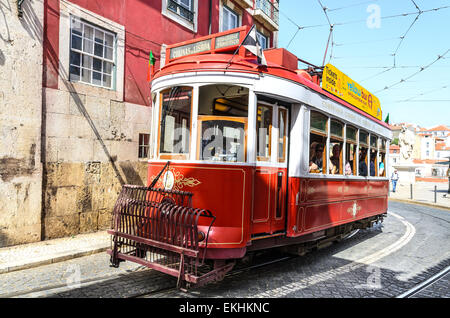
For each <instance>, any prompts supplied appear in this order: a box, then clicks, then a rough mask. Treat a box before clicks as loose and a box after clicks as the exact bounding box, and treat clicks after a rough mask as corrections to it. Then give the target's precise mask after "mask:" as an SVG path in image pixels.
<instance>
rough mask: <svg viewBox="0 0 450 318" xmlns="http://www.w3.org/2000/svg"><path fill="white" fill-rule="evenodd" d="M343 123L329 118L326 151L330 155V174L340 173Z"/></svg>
mask: <svg viewBox="0 0 450 318" xmlns="http://www.w3.org/2000/svg"><path fill="white" fill-rule="evenodd" d="M343 129H344V124H342V123H340V122H338V121H336V120H331V124H330V149H329V151H328V153H329V156H330V167H329V173H330V174H342V171H343V169H342V146H343V144H344V138H343Z"/></svg>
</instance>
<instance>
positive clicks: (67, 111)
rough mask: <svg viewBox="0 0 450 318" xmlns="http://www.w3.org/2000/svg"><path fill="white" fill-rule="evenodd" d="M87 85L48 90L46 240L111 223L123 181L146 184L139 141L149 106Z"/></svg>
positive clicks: (146, 127) (145, 127)
mask: <svg viewBox="0 0 450 318" xmlns="http://www.w3.org/2000/svg"><path fill="white" fill-rule="evenodd" d="M80 85H83V84H80ZM84 86H85V87H84V92H87V94H82V93H77V92H76V89H75V88H74V91H70V90H68V89H66V88H65V87H64V86H63V87H62V88H61V89H58V90H57V89H52V88H46V89H45V90H44V92H45V106H44V108H45V113H46V118H45V132H46V133H45V135H46V136H45V141H46V147H45V151H46V153H45V164H44V176H45V177H44V189H45V193H44V216H43V221H44V228H45V230H44V238H45V239H51V238H57V237H64V236H69V235H75V234H78V233H86V232H93V231H96V230H100V229H106V228H109V227H110V225H111V212H112V209H113V206H114V203H115V201H116V199H117V196H118V194H119V192H120V190H121V186H122V184H139V185H145V184H146V183H147V161H146V160H145V159H144V160H142V159H138V141H139V133H148V132H149V131H150V122H151V108H150V107H146V106H141V105H135V104H130V103H126V102H120V101H117V100H114V99H110V98H107V97H102V96H98V95H99V94H98V90H100V88H96V87H88V86H87V85H84ZM72 88H73V87H72ZM89 91H91V93H92V94H93V95H90V94H89V93H90V92H89Z"/></svg>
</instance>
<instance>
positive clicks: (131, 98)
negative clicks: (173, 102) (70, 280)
mask: <svg viewBox="0 0 450 318" xmlns="http://www.w3.org/2000/svg"><path fill="white" fill-rule="evenodd" d="M6 3H7V4H8V5H7V6H6V9H5V7H4V6H2V7H0V10H2V11H4V12H3V15H4V16H5V17H6V21H5V23H6V24H5V25H6V27H5V26H2V25H1V23H0V36H1V38H0V39H1V40H2V41H0V103H1V104H0V121H1V122H2V126H1V133H2V134H1V136H0V145H1V147H0V164H1V166H0V178H1V180H0V181H1V184H0V190H1V194H0V195H1V196H2V197H1V202H6V205H5V204H3V205H2V206H1V207H0V213H1V214H0V247H1V246H7V245H14V244H19V243H26V242H33V241H38V240H43V239H51V238H57V237H64V236H69V235H75V234H78V233H87V232H92V231H96V230H99V229H105V228H108V227H109V226H110V222H111V211H112V208H113V205H114V203H115V201H116V198H117V195H118V193H119V191H120V189H121V186H122V185H123V184H137V185H145V184H147V180H146V176H147V173H146V171H147V170H146V168H147V156H148V143H149V131H150V125H151V120H152V119H151V106H152V96H151V93H150V86H149V83H148V81H147V71H148V64H149V53H150V52H152V54H153V56H154V57H155V58H156V64H155V68H159V67H161V66H162V65H164V63H165V48H166V46H167V45H170V44H172V43H177V42H182V41H185V40H189V39H192V38H196V37H201V36H205V35H208V34H210V33H215V32H219V31H223V30H228V29H231V28H234V27H239V26H241V25H252V24H255V25H256V29H257V34H258V39H259V41H260V42H261V44H262V46H263V47H266V48H268V47H276V45H277V32H278V9H277V8H278V1H269V0H251V1H250V0H233V1H232V0H156V1H155V0H153V1H152V0H115V1H102V2H99V1H90V0H70V1H69V0H34V1H30V0H25V1H23V3H22V5H21V6H20V7H19V6H18V5H17V2H16V1H13V0H6ZM21 12H22V13H21ZM5 39H6V40H5Z"/></svg>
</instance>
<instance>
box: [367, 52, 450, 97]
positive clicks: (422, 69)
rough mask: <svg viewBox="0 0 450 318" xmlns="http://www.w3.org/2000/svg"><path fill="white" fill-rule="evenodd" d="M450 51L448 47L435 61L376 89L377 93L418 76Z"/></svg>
mask: <svg viewBox="0 0 450 318" xmlns="http://www.w3.org/2000/svg"><path fill="white" fill-rule="evenodd" d="M448 52H450V49H448V50H447V51H445V52H444V54H442V55H438V57H437V58H436V59H435V60H434V61H432V62H431V63H429V64H428V65H425V66H422V67H420V70H418V71H417V72H414V73H413V74H411V75H409V76H407V77H406V78H402V79H401V80H400V81H398V82H395V83H394V84H391V85H389V86H385V87H384V88H383V89H380V90H378V91H376V92H375V93H378V92H382V91H385V90H388V89H390V88H391V87H394V86H396V85H398V84H401V83H404V82H406V81H408V80H409V79H410V78H412V77H414V76H416V75H417V74H419V73H421V72H423V71H425V70H426V69H428V68H429V67H430V66H431V65H433V64H434V63H436V62H437V61H439V60H440V59H441V58H442V57H444V56H445V55H447V53H448Z"/></svg>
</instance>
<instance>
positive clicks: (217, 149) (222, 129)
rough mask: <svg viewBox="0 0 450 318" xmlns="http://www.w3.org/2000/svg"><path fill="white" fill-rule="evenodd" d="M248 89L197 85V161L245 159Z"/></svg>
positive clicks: (237, 160)
mask: <svg viewBox="0 0 450 318" xmlns="http://www.w3.org/2000/svg"><path fill="white" fill-rule="evenodd" d="M247 116H248V89H246V88H244V87H241V86H232V85H219V84H217V85H206V86H202V87H200V92H199V108H198V127H199V128H198V134H199V135H198V137H197V138H198V145H199V151H198V154H197V159H198V160H212V161H227V162H245V161H246V152H247V149H246V131H247V122H248V119H247Z"/></svg>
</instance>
